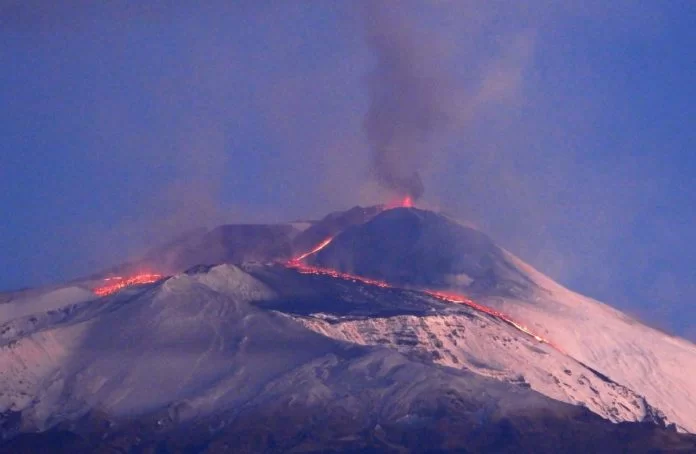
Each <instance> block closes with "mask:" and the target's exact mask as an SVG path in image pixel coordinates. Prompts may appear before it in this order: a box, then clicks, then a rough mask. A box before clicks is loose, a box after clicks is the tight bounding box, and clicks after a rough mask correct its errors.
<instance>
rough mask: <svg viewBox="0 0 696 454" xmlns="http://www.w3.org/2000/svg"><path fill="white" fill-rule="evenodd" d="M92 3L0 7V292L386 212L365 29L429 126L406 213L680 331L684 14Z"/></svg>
mask: <svg viewBox="0 0 696 454" xmlns="http://www.w3.org/2000/svg"><path fill="white" fill-rule="evenodd" d="M98 3H102V2H88V1H80V0H72V1H71V0H64V1H56V2H46V1H38V0H34V1H32V0H28V1H27V0H23V1H19V0H17V1H12V0H5V1H0V137H1V138H2V142H1V144H0V147H1V148H0V210H1V211H0V216H2V217H1V220H0V270H1V271H2V272H1V273H0V289H11V288H17V287H22V286H31V285H37V284H43V283H51V282H57V281H60V280H63V279H68V278H72V277H77V276H79V275H81V274H85V273H89V272H92V271H95V270H96V269H99V268H100V267H103V266H105V265H107V264H109V263H113V262H117V261H119V260H124V259H127V258H130V257H133V256H134V255H137V254H138V252H139V251H141V250H142V248H143V247H144V246H146V245H149V244H153V243H155V242H157V241H162V240H165V239H167V238H168V237H169V236H170V235H172V234H174V233H176V232H177V231H181V230H183V229H187V228H191V227H193V226H196V225H200V224H207V225H214V224H216V223H220V222H242V221H245V222H248V221H279V220H288V219H297V218H310V217H311V218H313V217H319V216H322V215H323V214H325V213H326V212H328V211H331V210H338V209H344V208H348V207H350V206H353V205H355V204H370V203H379V202H382V201H384V198H385V197H387V195H386V194H385V193H384V192H383V191H381V190H380V189H379V187H378V185H377V184H376V183H375V182H374V176H375V172H374V170H373V169H371V163H372V162H373V160H372V159H371V152H370V142H369V141H368V140H367V135H366V131H365V130H364V119H365V115H366V114H367V112H368V110H369V109H370V105H371V104H370V98H369V95H370V90H369V87H370V80H371V77H374V74H375V72H374V71H375V68H376V67H377V65H378V64H379V62H380V61H381V60H379V58H381V57H380V54H379V49H377V52H375V50H376V49H375V46H374V44H373V45H372V47H371V46H370V40H368V39H367V37H368V36H370V34H372V35H374V34H375V33H378V34H379V33H381V32H380V30H383V33H384V34H386V35H385V36H387V38H390V37H393V38H394V39H400V40H406V41H405V42H407V43H408V44H409V47H408V49H409V50H408V51H409V52H411V53H410V54H409V56H410V58H412V59H413V60H412V61H413V65H414V66H413V68H415V70H416V71H417V74H422V75H423V77H426V78H428V81H429V84H430V85H428V86H429V87H434V91H433V94H432V96H434V98H433V99H436V100H437V104H436V106H435V107H436V109H435V110H436V111H437V113H438V115H440V114H442V118H443V119H444V120H443V125H444V126H443V127H441V128H438V129H437V133H436V134H428V136H427V137H424V138H423V142H422V150H423V151H422V154H419V153H420V150H421V148H420V147H416V148H415V150H416V154H419V155H418V157H417V159H416V158H414V159H415V160H414V161H413V162H415V163H416V164H417V166H418V168H419V171H420V173H421V177H422V180H423V183H424V186H425V196H424V198H423V201H422V203H423V206H425V207H430V208H437V209H441V210H444V211H447V212H449V213H452V214H454V215H456V216H457V217H459V218H460V219H462V220H467V221H469V222H472V223H474V224H475V225H477V226H479V227H480V228H481V229H483V230H484V231H486V232H487V233H489V234H490V235H491V236H492V237H493V238H494V239H495V240H496V241H497V242H498V243H499V244H501V245H502V246H504V247H506V248H508V249H510V250H511V251H512V252H514V253H516V254H518V255H519V256H521V257H522V258H523V259H525V260H526V261H528V262H530V263H531V264H533V265H534V266H536V267H538V268H539V269H541V270H542V271H544V272H546V273H547V274H549V275H551V276H552V277H554V278H556V279H558V280H560V281H561V282H562V283H564V284H566V285H568V286H569V287H571V288H573V289H575V290H579V291H581V292H583V293H585V294H588V295H590V296H593V297H596V298H598V299H600V300H603V301H606V302H608V303H610V304H613V305H615V306H617V307H619V308H620V309H622V310H625V311H627V312H628V313H630V314H633V315H636V316H638V317H639V318H642V319H644V320H647V321H649V322H650V323H652V324H654V325H656V326H659V327H662V328H665V329H667V330H670V331H674V332H677V333H680V334H681V335H685V336H687V337H690V338H691V339H696V304H695V303H696V266H694V263H696V228H694V227H695V226H696V204H695V203H694V202H696V184H694V182H693V174H694V173H695V172H696V157H694V156H695V153H696V128H695V127H694V126H693V122H694V119H696V103H695V102H694V101H695V100H696V58H695V57H694V55H693V53H694V52H693V49H692V48H693V44H694V43H696V3H695V2H693V1H690V0H689V1H677V0H675V1H645V2H635V1H628V0H626V1H624V0H617V1H612V2H606V1H599V0H597V1H582V2H580V1H577V2H572V1H571V2H568V1H552V0H538V1H534V2H513V1H483V0H481V1H463V0H457V1H445V0H440V1H435V0H433V1H432V2H427V1H425V0H423V1H413V2H411V1H401V2H397V1H391V2H386V3H384V5H386V7H383V8H381V9H380V19H379V21H378V22H377V23H374V22H371V23H368V22H367V21H366V19H370V18H374V17H373V16H372V14H374V12H372V13H371V12H370V11H371V9H370V8H368V9H365V8H361V7H360V4H359V3H358V2H348V1H344V2H300V1H297V2H286V1H251V0H250V1H236V2H233V1H229V2H222V1H217V2H205V5H206V6H191V5H190V4H191V3H192V2H184V1H176V0H169V1H152V2H147V3H148V4H149V5H148V6H143V5H142V4H143V3H146V2H140V1H128V0H114V1H111V2H108V3H107V4H106V5H99V6H95V4H98ZM520 3H529V4H530V5H523V6H520ZM384 5H382V6H384ZM368 32H369V33H368ZM398 52H400V51H398ZM398 52H397V54H398ZM396 76H398V74H397V75H396ZM398 99H402V98H398ZM411 102H412V101H411V99H407V100H406V101H405V102H399V103H397V104H396V105H397V106H398V107H399V108H400V109H403V108H405V107H403V106H402V105H411ZM429 105H432V104H429Z"/></svg>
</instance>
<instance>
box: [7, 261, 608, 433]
mask: <svg viewBox="0 0 696 454" xmlns="http://www.w3.org/2000/svg"><path fill="white" fill-rule="evenodd" d="M255 272H256V274H263V275H264V276H266V277H268V276H271V275H273V276H276V277H277V279H280V280H285V281H287V282H288V286H289V287H290V288H293V287H294V286H298V287H301V286H302V285H303V282H304V281H303V279H304V278H305V276H300V275H298V274H297V273H296V272H295V271H290V270H285V269H282V268H281V267H271V268H268V267H259V266H257V268H256V269H255ZM292 276H294V277H295V278H296V279H295V280H294V281H293V279H288V277H292ZM277 282H278V280H276V283H277ZM324 284H325V287H320V288H331V287H332V286H333V285H335V284H337V283H336V282H334V281H333V280H331V281H327V282H325V283H324ZM338 284H340V285H339V287H340V288H339V289H338V290H337V291H340V292H343V294H344V295H345V296H347V297H348V298H347V299H348V300H351V299H352V300H361V299H364V297H363V296H361V295H365V294H367V293H370V292H372V291H382V292H386V291H387V290H381V289H367V288H365V287H363V286H361V285H357V284H355V283H344V282H338ZM392 293H394V295H392V298H391V299H394V297H395V296H398V295H399V292H398V291H394V292H392ZM383 296H384V295H380V294H373V295H371V298H377V299H382V300H384V304H388V303H389V301H390V298H386V297H385V298H383ZM277 299H278V295H277V294H276V292H275V291H274V290H272V289H271V288H270V287H269V286H268V285H266V284H264V283H262V282H261V281H260V280H258V279H256V278H254V277H253V276H252V275H250V274H248V273H247V272H245V271H243V270H241V269H240V268H237V267H234V266H231V265H221V266H217V267H213V268H210V269H199V270H198V271H197V272H196V273H194V274H182V275H178V276H175V277H172V278H170V279H168V280H166V281H164V282H163V283H158V284H150V285H145V286H140V287H133V288H128V289H125V290H123V291H121V292H119V293H117V294H115V295H112V296H109V297H106V298H101V299H96V300H91V301H88V302H83V303H78V304H75V305H72V306H68V307H64V308H62V309H59V310H53V311H49V312H46V313H43V314H34V315H32V316H30V317H23V318H18V319H15V320H12V321H10V322H7V323H5V324H4V325H2V326H1V327H0V332H2V333H4V334H3V342H2V347H0V390H1V391H0V415H4V420H3V421H0V422H1V423H2V424H0V425H2V426H3V427H4V430H5V432H6V433H9V432H11V431H12V430H14V431H17V430H24V431H26V430H45V429H47V428H49V427H52V426H54V425H55V424H58V423H60V422H61V421H75V420H78V419H79V418H80V417H82V416H83V415H85V414H87V413H88V412H90V411H92V412H93V411H97V410H98V411H99V412H100V413H101V414H106V415H108V416H109V417H110V418H114V419H116V420H119V419H124V418H132V417H138V416H143V415H149V414H156V413H157V412H162V411H164V412H165V414H175V415H176V418H175V419H176V420H177V421H178V422H181V421H187V420H189V421H190V420H194V419H198V418H205V417H208V416H210V415H213V414H220V413H225V412H234V411H236V412H240V411H241V410H242V409H244V408H256V409H258V408H260V407H261V406H262V405H264V404H268V405H270V404H271V403H274V402H277V401H278V400H279V399H280V400H283V401H289V402H294V403H295V404H297V405H301V406H303V407H312V406H314V405H326V404H327V403H328V402H332V405H336V402H341V405H340V406H341V407H342V408H343V410H344V411H346V412H347V413H348V414H352V413H355V414H363V413H365V412H367V413H370V412H372V411H374V412H375V413H374V415H373V417H372V419H368V421H369V420H380V418H383V419H385V420H394V419H399V418H403V417H407V416H408V415H409V414H412V412H413V411H414V409H415V408H416V407H417V406H418V405H422V401H423V400H424V399H425V397H424V396H426V395H427V396H431V397H432V396H437V395H439V393H445V392H448V393H449V392H452V393H454V394H455V395H457V396H459V397H458V398H461V399H464V400H465V401H466V402H468V404H467V405H470V407H471V409H472V410H471V411H477V412H480V411H481V409H484V408H490V409H493V408H495V409H496V410H495V412H497V413H496V414H498V415H499V414H501V412H502V414H508V413H510V414H514V413H515V412H528V411H536V410H539V411H542V410H543V411H549V412H552V413H554V412H558V413H559V414H567V412H569V411H570V413H571V414H573V413H572V412H573V410H569V409H568V407H565V406H563V404H561V403H560V402H555V401H553V400H551V399H548V398H546V397H544V396H543V395H541V394H539V393H536V392H534V391H533V390H529V389H527V387H524V386H518V385H515V384H511V383H506V382H505V381H499V380H492V379H490V378H487V377H485V376H481V375H479V374H474V373H471V372H469V371H463V370H454V369H448V368H441V367H438V366H433V365H428V364H427V363H426V364H424V363H423V362H421V361H414V360H409V359H407V358H406V357H404V356H402V355H401V354H399V353H397V352H396V351H393V350H391V349H385V348H376V349H375V348H367V347H360V346H355V345H351V344H349V343H345V342H339V341H337V340H334V339H331V338H329V337H326V336H322V335H319V334H317V333H315V332H312V331H310V330H307V329H306V328H305V327H303V326H302V324H300V323H297V322H296V321H294V320H293V319H292V318H290V317H288V316H285V315H282V314H279V313H278V312H276V311H273V310H268V309H264V308H263V306H264V304H265V303H264V302H266V303H271V302H273V301H274V300H277ZM368 299H369V298H368ZM411 299H413V300H414V303H413V304H414V305H415V304H419V305H420V306H421V309H424V310H425V309H427V310H431V309H432V308H431V307H430V306H431V304H430V303H429V302H428V301H427V300H423V299H422V297H418V296H416V295H411ZM396 300H398V301H401V299H400V298H396ZM252 301H254V302H256V303H257V304H260V306H261V307H256V306H255V305H252V304H250V302H252ZM342 302H345V301H342ZM287 303H288V300H287V299H285V298H282V304H287ZM399 304H401V303H399ZM438 304H439V303H437V302H435V301H432V306H433V307H435V308H437V307H440V306H446V305H441V304H440V305H439V306H438ZM394 309H395V310H397V309H398V308H394ZM523 348H527V347H523ZM545 354H548V353H545ZM577 370H580V369H577ZM586 373H587V372H586ZM599 386H600V389H601V390H602V391H604V388H601V385H599ZM443 396H444V394H443ZM17 414H19V415H20V418H19V419H18V418H17V417H16V415H17ZM13 418H14V419H13ZM11 420H12V421H15V422H16V424H14V426H13V425H12V424H10V423H9V421H11ZM8 426H12V427H9V428H8Z"/></svg>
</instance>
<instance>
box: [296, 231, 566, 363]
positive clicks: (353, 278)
mask: <svg viewBox="0 0 696 454" xmlns="http://www.w3.org/2000/svg"><path fill="white" fill-rule="evenodd" d="M332 240H333V237H329V238H327V239H325V240H324V241H322V242H321V243H319V245H318V246H316V247H315V248H314V249H312V250H311V251H309V252H306V253H304V254H302V255H300V256H298V257H296V258H294V259H292V260H290V261H288V262H286V263H285V266H286V267H287V268H291V269H294V270H297V272H299V273H301V274H313V275H318V276H329V277H332V278H335V279H343V280H345V281H350V282H360V283H363V284H367V285H373V286H375V287H380V288H398V287H395V286H393V285H391V284H389V283H388V282H385V281H381V280H378V279H370V278H367V277H363V276H358V275H356V274H350V273H344V272H342V271H336V270H333V269H331V268H322V267H318V266H312V265H307V264H305V263H302V261H303V260H304V259H306V258H307V257H309V256H310V255H313V254H316V253H317V252H319V251H321V250H322V249H324V248H325V247H326V246H328V245H329V243H331V241H332ZM416 291H420V292H423V293H425V294H426V295H429V296H432V297H433V298H437V299H439V300H442V301H447V302H449V303H455V304H464V305H466V306H469V307H470V308H472V309H474V310H477V311H479V312H483V313H485V314H488V315H490V316H492V317H495V318H497V319H498V320H501V321H503V322H505V323H507V324H509V325H511V326H513V327H514V328H516V329H518V330H519V331H521V332H523V333H525V334H527V335H528V336H531V337H533V338H534V339H536V340H537V341H539V342H542V343H545V344H548V345H550V346H552V347H554V348H555V349H556V350H558V351H560V352H562V353H563V350H561V349H560V348H559V347H557V346H556V345H554V344H553V343H551V342H550V341H548V340H547V339H544V338H543V337H541V336H539V335H538V334H535V333H534V332H533V331H531V330H530V329H529V328H527V327H526V326H525V325H523V324H521V323H518V322H516V321H514V320H513V319H511V318H510V317H509V316H507V315H505V314H503V313H502V312H499V311H497V310H495V309H491V308H490V307H487V306H483V305H481V304H479V303H476V302H475V301H473V300H472V299H470V298H467V297H465V296H463V295H459V294H457V293H450V292H443V291H438V290H427V289H417V290H416Z"/></svg>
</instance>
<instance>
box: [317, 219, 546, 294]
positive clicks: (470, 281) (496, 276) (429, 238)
mask: <svg viewBox="0 0 696 454" xmlns="http://www.w3.org/2000/svg"><path fill="white" fill-rule="evenodd" d="M312 260H313V261H314V263H315V264H317V265H320V266H324V267H329V268H335V269H339V270H341V271H346V272H350V273H355V274H359V275H362V276H369V277H374V278H377V279H384V280H388V281H390V282H393V283H397V284H411V285H418V286H428V287H449V288H452V287H457V288H462V289H466V290H468V291H469V292H470V293H476V292H486V293H489V294H496V293H497V294H510V293H520V292H525V290H526V289H529V288H530V287H531V286H532V285H533V283H532V282H531V281H530V280H529V279H528V278H526V277H525V275H524V274H523V273H520V272H519V271H518V270H517V269H516V268H515V267H514V266H513V265H512V264H510V263H509V262H508V261H507V259H506V257H505V254H504V252H503V251H502V250H501V249H500V248H499V247H497V246H496V245H495V244H494V243H493V242H492V241H491V240H490V239H489V238H488V237H487V236H486V235H484V234H483V233H481V232H479V231H477V230H474V229H472V228H469V227H466V226H464V225H462V224H459V223H457V222H455V221H453V220H451V219H449V218H447V217H445V216H442V215H439V214H437V213H433V212H430V211H424V210H419V209H415V208H396V209H392V210H388V211H385V212H383V213H381V214H379V215H377V216H375V217H374V218H373V219H371V220H370V221H368V222H366V223H364V224H360V225H355V226H353V227H350V228H348V229H346V230H345V231H344V232H343V233H341V234H340V235H338V236H337V237H336V238H335V239H334V241H333V242H332V243H331V244H329V246H327V247H326V248H325V249H323V250H322V251H320V252H319V253H317V254H316V256H315V257H313V258H312Z"/></svg>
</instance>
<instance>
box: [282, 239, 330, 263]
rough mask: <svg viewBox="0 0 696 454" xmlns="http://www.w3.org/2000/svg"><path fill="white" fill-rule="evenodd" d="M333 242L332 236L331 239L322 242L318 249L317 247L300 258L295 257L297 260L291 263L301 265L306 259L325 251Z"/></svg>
mask: <svg viewBox="0 0 696 454" xmlns="http://www.w3.org/2000/svg"><path fill="white" fill-rule="evenodd" d="M332 241H333V237H332V236H330V237H328V238H327V239H325V240H324V241H322V242H321V243H319V245H318V246H317V247H315V248H314V249H312V250H311V251H309V252H305V253H304V254H302V255H300V256H298V257H295V258H294V259H292V260H291V261H290V262H291V263H292V262H298V263H299V262H301V261H302V260H304V259H306V258H307V257H309V256H310V255H313V254H316V253H317V252H319V251H321V250H322V249H324V248H325V247H326V246H328V245H329V243H331V242H332Z"/></svg>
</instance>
